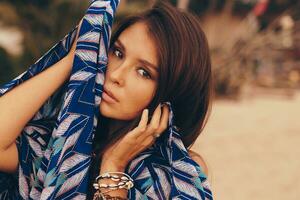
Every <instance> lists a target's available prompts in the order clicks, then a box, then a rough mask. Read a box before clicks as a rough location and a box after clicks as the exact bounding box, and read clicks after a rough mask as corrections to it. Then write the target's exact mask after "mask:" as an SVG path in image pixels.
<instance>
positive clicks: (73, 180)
mask: <svg viewBox="0 0 300 200" xmlns="http://www.w3.org/2000/svg"><path fill="white" fill-rule="evenodd" d="M87 170H88V168H85V169H84V170H82V171H81V172H79V173H77V174H75V175H74V176H72V177H70V178H68V179H67V180H66V181H65V182H64V184H63V185H62V186H61V187H60V189H59V191H58V193H57V195H56V197H59V196H60V195H61V194H63V193H64V192H66V191H68V190H70V189H72V188H73V187H76V186H78V185H79V182H81V180H82V178H83V177H84V176H85V175H86V172H87Z"/></svg>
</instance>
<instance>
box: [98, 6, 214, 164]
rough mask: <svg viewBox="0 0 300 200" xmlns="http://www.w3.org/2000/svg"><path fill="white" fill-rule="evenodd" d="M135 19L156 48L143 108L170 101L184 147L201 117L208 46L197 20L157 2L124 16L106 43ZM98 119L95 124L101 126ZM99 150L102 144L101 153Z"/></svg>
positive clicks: (208, 83)
mask: <svg viewBox="0 0 300 200" xmlns="http://www.w3.org/2000/svg"><path fill="white" fill-rule="evenodd" d="M137 22H143V23H146V25H147V27H148V33H149V36H150V37H151V38H152V39H153V40H154V42H155V43H156V46H157V52H158V64H159V78H158V88H157V91H156V94H155V96H154V98H153V100H152V102H151V103H150V105H149V107H148V108H149V111H150V114H151V113H153V111H154V109H155V108H156V106H158V104H159V103H160V102H166V101H169V102H171V105H172V109H173V112H174V122H175V125H176V126H177V127H178V128H179V130H180V131H179V132H180V134H181V136H182V140H183V143H184V145H185V147H186V148H189V147H190V146H191V145H192V144H193V143H194V142H195V140H196V138H197V137H198V136H199V134H200V133H201V132H202V129H203V127H204V125H205V123H206V121H207V118H208V115H209V111H210V107H211V106H210V105H211V98H212V88H213V87H212V72H211V60H210V54H209V48H208V44H207V39H206V37H205V34H204V33H203V31H202V29H201V27H200V22H199V19H198V18H197V17H196V16H194V15H192V14H190V13H186V12H184V11H181V10H179V9H177V8H175V7H173V6H172V5H170V4H169V3H167V2H165V1H161V2H158V3H156V4H155V5H154V6H153V7H152V8H151V9H149V10H146V11H144V12H143V13H140V14H138V15H134V16H129V17H127V18H126V19H124V20H123V21H122V22H121V23H120V24H119V25H118V26H117V27H116V29H115V30H114V31H113V34H112V37H111V41H110V45H111V46H112V45H113V44H114V42H115V41H116V40H117V38H118V37H119V35H120V34H121V33H122V32H123V31H124V30H125V29H126V28H128V27H130V26H131V25H133V24H134V23H137ZM101 120H103V119H101V118H100V119H99V122H100V123H102V124H103V121H102V122H101ZM139 120H140V116H137V117H136V118H135V119H134V120H132V121H130V123H128V126H126V127H124V129H122V131H118V132H116V133H113V134H112V136H111V137H106V138H104V135H105V134H104V133H96V138H99V140H98V139H96V142H97V140H98V141H100V140H102V141H101V143H103V144H104V143H105V144H108V145H109V144H111V143H113V142H114V141H116V140H118V139H119V138H120V137H122V136H123V135H124V134H126V133H127V131H129V130H130V129H132V128H134V127H136V126H137V124H138V122H139ZM99 135H101V139H100V136H99ZM104 140H108V141H109V142H107V141H106V142H104ZM106 147H107V146H106ZM104 150H105V147H104V148H102V150H101V152H104ZM98 167H99V166H98Z"/></svg>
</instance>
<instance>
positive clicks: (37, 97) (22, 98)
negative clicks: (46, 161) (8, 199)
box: [0, 52, 73, 151]
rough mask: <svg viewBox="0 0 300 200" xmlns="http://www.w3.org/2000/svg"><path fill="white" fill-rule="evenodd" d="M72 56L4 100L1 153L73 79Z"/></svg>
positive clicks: (1, 100) (0, 101)
mask: <svg viewBox="0 0 300 200" xmlns="http://www.w3.org/2000/svg"><path fill="white" fill-rule="evenodd" d="M72 53H73V52H72ZM72 57H73V54H71V53H69V54H68V56H66V57H64V58H63V59H62V60H60V61H59V62H57V63H55V64H54V65H53V66H51V67H49V68H48V69H46V70H44V71H42V72H41V73H40V74H38V75H36V76H34V77H32V78H31V79H29V80H27V81H25V82H24V83H22V84H20V85H18V86H16V87H15V88H13V89H12V90H11V91H9V92H7V93H6V94H4V95H3V96H2V97H0V110H1V112H0V124H1V125H0V138H1V139H0V151H5V150H6V149H7V148H8V147H10V145H11V144H13V143H14V142H15V140H16V138H17V137H18V136H19V134H20V133H21V131H22V129H23V128H24V126H25V125H26V123H27V122H28V121H29V120H30V119H31V118H32V117H33V116H34V114H35V113H36V112H37V111H38V110H39V108H40V107H41V106H42V105H43V103H44V102H45V101H46V100H47V99H48V98H49V97H50V96H51V95H52V94H53V93H54V92H55V91H56V90H57V89H58V88H59V87H60V86H61V85H62V84H63V83H64V82H65V80H66V79H67V77H69V75H70V72H71V69H72V62H73V59H72Z"/></svg>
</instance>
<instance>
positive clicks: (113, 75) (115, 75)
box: [107, 62, 129, 86]
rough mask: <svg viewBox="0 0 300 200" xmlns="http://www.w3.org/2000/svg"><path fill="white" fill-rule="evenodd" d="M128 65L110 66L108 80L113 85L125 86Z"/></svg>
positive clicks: (124, 63)
mask: <svg viewBox="0 0 300 200" xmlns="http://www.w3.org/2000/svg"><path fill="white" fill-rule="evenodd" d="M128 64H129V63H126V62H122V63H114V64H113V66H110V65H108V67H107V75H108V79H110V81H112V82H113V83H115V84H117V85H119V86H123V85H124V84H125V78H126V75H127V71H128V67H127V66H128Z"/></svg>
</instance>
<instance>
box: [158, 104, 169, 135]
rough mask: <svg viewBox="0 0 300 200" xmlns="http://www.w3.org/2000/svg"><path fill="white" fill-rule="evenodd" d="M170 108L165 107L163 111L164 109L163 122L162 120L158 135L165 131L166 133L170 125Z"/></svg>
mask: <svg viewBox="0 0 300 200" xmlns="http://www.w3.org/2000/svg"><path fill="white" fill-rule="evenodd" d="M169 113H170V111H169V107H168V106H166V105H164V106H163V109H162V116H161V120H160V124H159V127H158V129H157V133H159V134H160V133H162V132H163V131H165V130H166V129H167V128H168V125H169Z"/></svg>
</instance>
